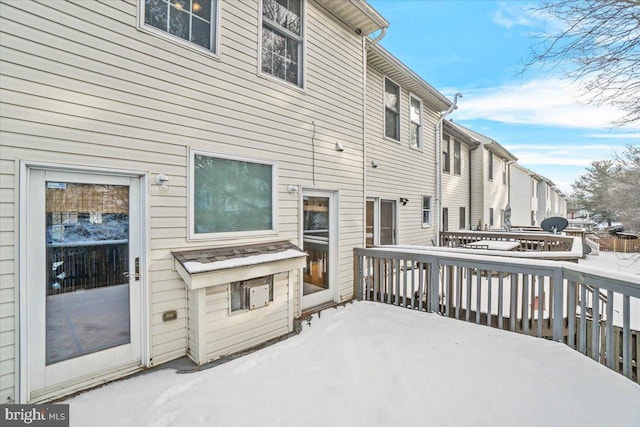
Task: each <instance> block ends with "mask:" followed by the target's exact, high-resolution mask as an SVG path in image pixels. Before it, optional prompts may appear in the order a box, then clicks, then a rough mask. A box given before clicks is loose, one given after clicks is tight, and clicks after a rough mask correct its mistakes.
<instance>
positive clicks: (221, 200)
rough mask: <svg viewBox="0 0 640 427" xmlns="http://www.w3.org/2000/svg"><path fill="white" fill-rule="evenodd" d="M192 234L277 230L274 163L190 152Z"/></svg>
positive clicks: (247, 232)
mask: <svg viewBox="0 0 640 427" xmlns="http://www.w3.org/2000/svg"><path fill="white" fill-rule="evenodd" d="M190 166H191V167H190V170H191V175H190V184H189V187H190V191H191V206H190V210H191V215H190V222H191V226H190V229H191V233H190V235H191V238H194V239H198V238H215V237H222V236H227V235H229V236H242V235H248V236H254V235H259V234H272V233H275V231H276V224H277V221H276V212H277V211H276V200H277V197H276V188H277V182H276V176H277V172H276V165H275V163H273V162H266V161H257V160H246V159H238V158H232V157H226V156H220V155H214V154H208V153H202V152H192V155H191V165H190Z"/></svg>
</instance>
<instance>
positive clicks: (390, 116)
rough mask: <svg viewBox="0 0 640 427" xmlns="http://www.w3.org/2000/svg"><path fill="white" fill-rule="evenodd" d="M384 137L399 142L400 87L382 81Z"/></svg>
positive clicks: (385, 80) (387, 81)
mask: <svg viewBox="0 0 640 427" xmlns="http://www.w3.org/2000/svg"><path fill="white" fill-rule="evenodd" d="M384 135H385V136H386V137H387V138H391V139H395V140H396V141H400V86H398V85H397V84H395V83H393V82H392V81H391V80H389V79H387V78H385V79H384Z"/></svg>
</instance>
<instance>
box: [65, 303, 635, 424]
mask: <svg viewBox="0 0 640 427" xmlns="http://www.w3.org/2000/svg"><path fill="white" fill-rule="evenodd" d="M638 402H640V386H638V385H637V384H634V383H632V382H631V381H629V380H628V379H626V378H624V377H623V376H621V375H618V374H616V373H615V372H613V371H611V370H609V369H607V368H606V367H604V366H602V365H600V364H598V363H597V362H595V361H594V360H591V359H589V358H587V357H584V356H583V355H581V354H579V353H578V352H576V351H574V350H572V349H571V348H569V347H567V346H566V345H564V344H561V343H556V342H552V341H547V340H541V339H536V338H533V337H529V336H525V335H519V334H514V333H511V332H507V331H501V330H496V329H493V328H488V327H485V326H479V325H475V324H471V323H465V322H459V321H454V320H452V319H447V318H444V317H442V316H438V315H436V314H430V313H424V312H418V311H415V310H402V309H399V308H398V307H392V306H389V305H384V304H379V303H373V302H357V303H354V304H350V305H347V306H346V307H343V308H338V309H329V310H325V311H323V312H321V313H320V316H319V317H318V316H316V317H314V318H313V319H312V320H311V322H310V324H309V325H306V326H305V327H304V328H303V330H302V332H301V334H300V335H297V336H295V337H293V338H290V339H288V340H286V341H283V342H280V343H278V344H275V345H273V346H271V347H268V348H265V349H262V350H260V351H257V352H255V353H252V354H250V355H248V356H244V357H241V358H238V359H235V360H233V361H231V362H229V363H226V364H223V365H220V366H217V367H215V368H213V369H208V370H204V371H201V372H195V373H189V374H178V373H176V372H175V371H174V370H172V369H160V370H157V371H155V372H151V373H148V374H145V375H140V376H137V377H134V378H131V379H128V380H123V381H119V382H116V383H112V384H109V385H107V386H104V387H102V388H100V389H97V390H93V391H90V392H87V393H84V394H82V395H80V396H77V397H75V398H72V399H70V400H68V401H67V402H66V403H69V404H70V405H71V425H72V426H74V425H77V426H81V425H92V426H96V427H97V426H109V427H111V426H114V425H117V426H122V427H124V426H136V427H137V426H145V425H147V426H169V425H171V426H198V425H202V426H250V425H263V426H277V425H282V426H296V425H310V426H327V425H332V426H418V425H434V426H435V425H437V426H461V425H477V426H489V425H490V426H509V427H511V426H514V425H518V426H541V425H562V426H580V427H584V426H586V425H616V426H620V427H623V426H634V427H635V426H637V425H638V424H637V423H638V420H639V419H640V405H638Z"/></svg>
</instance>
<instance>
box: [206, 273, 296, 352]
mask: <svg viewBox="0 0 640 427" xmlns="http://www.w3.org/2000/svg"><path fill="white" fill-rule="evenodd" d="M288 277H289V275H288V273H279V274H276V275H274V278H273V301H271V302H270V303H269V305H268V306H266V307H262V308H259V309H256V310H245V311H239V312H234V313H231V314H230V313H229V287H228V286H224V285H223V286H213V287H210V288H207V289H206V325H205V331H204V332H205V334H206V343H207V348H206V353H205V354H206V357H207V360H215V359H218V358H220V357H222V356H225V355H228V354H231V353H234V352H237V351H240V350H245V349H247V348H250V347H252V346H255V345H257V344H260V343H261V342H264V341H265V340H268V339H271V338H276V337H279V336H281V335H285V334H287V333H288V332H290V331H289V310H288V302H287V295H288V280H289V279H288Z"/></svg>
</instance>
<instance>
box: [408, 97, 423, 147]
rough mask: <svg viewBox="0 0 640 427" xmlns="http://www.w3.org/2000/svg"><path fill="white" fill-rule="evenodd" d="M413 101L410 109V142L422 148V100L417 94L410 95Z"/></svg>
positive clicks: (413, 145)
mask: <svg viewBox="0 0 640 427" xmlns="http://www.w3.org/2000/svg"><path fill="white" fill-rule="evenodd" d="M409 99H410V101H411V106H410V111H409V116H410V117H409V119H410V120H409V126H410V128H409V143H410V144H411V147H413V148H420V149H421V148H422V101H420V100H419V99H418V98H416V97H415V96H410V97H409Z"/></svg>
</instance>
